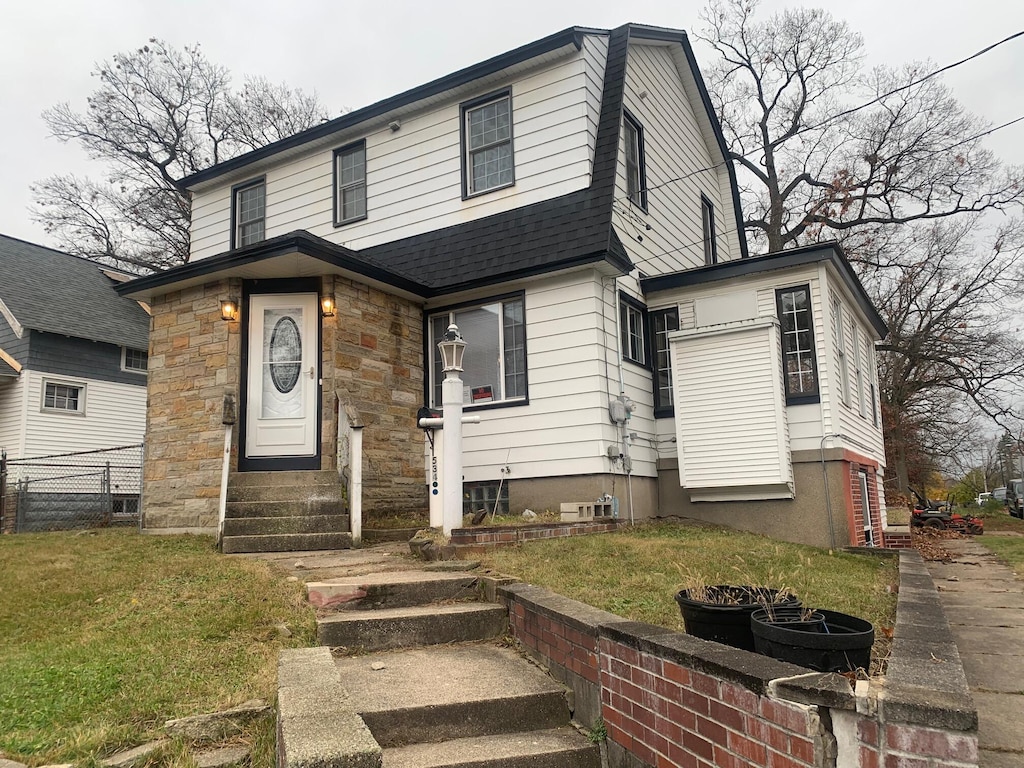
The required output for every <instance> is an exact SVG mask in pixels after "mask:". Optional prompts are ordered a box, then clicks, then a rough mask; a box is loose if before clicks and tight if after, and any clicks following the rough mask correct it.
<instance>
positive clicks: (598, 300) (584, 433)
mask: <svg viewBox="0 0 1024 768" xmlns="http://www.w3.org/2000/svg"><path fill="white" fill-rule="evenodd" d="M481 298H482V299H486V296H484V297H481ZM524 302H525V312H526V321H527V325H526V350H527V371H528V376H529V404H524V405H512V406H508V407H501V408H493V409H488V408H482V409H480V410H476V411H474V415H477V416H479V417H480V423H479V424H473V425H467V426H466V428H465V429H464V430H463V468H464V472H465V478H466V481H467V482H484V481H492V480H494V481H496V480H498V479H500V477H501V472H500V468H501V467H502V466H505V465H506V463H507V464H508V466H510V467H511V470H512V471H511V474H510V475H509V478H510V479H511V480H513V481H514V480H515V479H516V478H527V477H560V476H570V475H590V474H601V473H607V472H610V471H613V468H612V466H611V463H610V462H609V460H608V458H607V448H608V446H609V445H617V444H618V442H619V435H618V430H617V429H616V428H615V426H614V425H613V424H612V423H611V421H610V419H609V417H608V403H609V399H610V398H611V397H614V396H615V395H617V394H618V387H619V385H618V373H617V367H616V365H617V355H618V339H617V338H616V335H615V333H616V328H617V323H616V317H617V313H618V301H617V293H616V291H615V285H614V281H607V282H606V283H605V284H602V282H601V279H600V277H599V276H597V275H596V274H595V273H592V272H590V271H586V272H577V273H573V274H570V275H563V276H558V277H551V278H545V279H543V280H540V281H536V282H531V283H529V284H528V285H527V286H526V293H525V297H524ZM467 342H468V343H472V341H471V340H470V339H468V338H467ZM606 362H607V365H606ZM630 367H633V368H634V369H635V370H636V372H637V373H638V375H636V376H633V375H631V373H630V372H628V371H627V372H626V375H625V378H626V388H627V394H628V395H629V396H630V397H631V398H632V399H634V400H635V401H636V402H637V408H638V411H637V412H636V413H635V414H634V417H633V419H631V420H630V430H631V431H636V432H638V433H640V434H644V435H648V434H650V433H652V432H653V419H652V413H653V397H652V395H651V394H650V390H651V381H650V373H649V372H647V371H645V370H644V369H640V368H636V366H626V368H630ZM645 393H646V394H645ZM632 453H633V474H634V475H637V476H645V477H654V476H655V475H656V468H655V457H654V453H653V450H652V449H651V448H650V447H649V444H647V443H641V444H639V445H634V446H633V448H632ZM614 471H616V472H618V471H619V470H614Z"/></svg>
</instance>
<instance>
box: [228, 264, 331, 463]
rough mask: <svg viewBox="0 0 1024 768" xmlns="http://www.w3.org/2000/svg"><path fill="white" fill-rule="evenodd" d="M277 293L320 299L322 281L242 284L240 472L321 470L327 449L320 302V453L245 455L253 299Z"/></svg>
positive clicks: (317, 375)
mask: <svg viewBox="0 0 1024 768" xmlns="http://www.w3.org/2000/svg"><path fill="white" fill-rule="evenodd" d="M274 293H315V294H316V295H317V297H319V296H320V278H318V277H292V278H282V279H278V280H243V281H242V301H241V305H242V306H241V311H242V319H241V323H240V324H239V325H240V328H239V332H240V333H241V335H242V338H241V344H242V348H241V353H240V356H239V357H240V366H241V367H240V370H239V372H238V377H239V385H238V471H239V472H260V471H284V470H289V469H320V461H321V452H322V450H323V446H322V444H321V440H322V439H323V383H322V382H323V357H324V353H323V318H322V317H321V316H320V302H319V300H318V301H317V302H316V303H317V307H316V318H317V323H316V349H317V354H316V380H317V386H316V441H315V443H316V445H315V447H316V453H315V454H313V455H312V456H281V457H275V456H270V457H259V458H249V457H247V456H246V455H245V441H246V439H247V435H246V421H247V418H246V416H247V414H248V410H247V409H248V406H249V391H248V390H249V375H248V373H249V314H250V313H249V298H250V297H251V296H253V295H262V294H274Z"/></svg>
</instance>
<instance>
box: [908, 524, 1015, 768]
mask: <svg viewBox="0 0 1024 768" xmlns="http://www.w3.org/2000/svg"><path fill="white" fill-rule="evenodd" d="M986 535H988V534H986ZM942 545H943V546H944V547H945V548H946V549H948V550H949V551H950V552H952V553H953V554H954V555H955V559H954V561H953V562H951V563H942V562H928V563H927V566H928V571H929V572H930V573H931V576H932V579H933V580H934V582H935V586H936V587H937V588H938V590H939V597H940V598H941V600H942V607H943V610H944V611H945V613H946V618H947V620H948V621H949V625H950V629H951V630H952V632H953V638H954V640H955V641H956V646H957V650H958V651H959V652H960V659H961V661H962V662H963V667H964V672H965V673H966V675H967V682H968V684H969V685H970V687H971V696H972V697H973V698H974V703H975V705H976V706H977V708H978V723H979V725H978V747H979V748H980V750H981V751H980V760H979V766H980V767H981V768H1010V767H1011V766H1013V767H1014V768H1020V766H1022V765H1024V582H1022V581H1021V580H1019V579H1016V578H1015V577H1014V575H1013V572H1012V571H1011V570H1010V569H1009V568H1007V567H1006V566H1004V565H1002V564H1001V563H999V562H998V561H997V560H996V558H995V556H994V555H993V554H992V553H991V552H990V551H989V550H987V549H986V548H985V547H984V546H982V545H981V544H980V543H977V542H975V541H974V540H972V539H949V540H946V541H943V542H942Z"/></svg>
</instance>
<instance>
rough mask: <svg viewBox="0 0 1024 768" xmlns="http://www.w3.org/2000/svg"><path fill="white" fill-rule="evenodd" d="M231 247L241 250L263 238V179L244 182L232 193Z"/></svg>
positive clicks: (264, 206) (264, 207)
mask: <svg viewBox="0 0 1024 768" xmlns="http://www.w3.org/2000/svg"><path fill="white" fill-rule="evenodd" d="M231 209H232V217H231V218H232V229H231V240H232V242H231V247H232V248H241V247H242V246H245V245H252V244H253V243H258V242H260V241H261V240H263V238H264V232H265V231H266V230H265V221H266V216H267V184H266V181H265V180H264V179H257V180H256V181H250V182H246V183H245V184H241V185H239V186H237V187H235V188H234V190H233V191H232V205H231Z"/></svg>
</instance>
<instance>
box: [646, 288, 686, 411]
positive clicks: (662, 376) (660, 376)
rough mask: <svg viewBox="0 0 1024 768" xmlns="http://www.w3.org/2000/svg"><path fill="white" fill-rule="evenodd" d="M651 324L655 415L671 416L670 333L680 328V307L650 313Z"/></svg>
mask: <svg viewBox="0 0 1024 768" xmlns="http://www.w3.org/2000/svg"><path fill="white" fill-rule="evenodd" d="M647 316H648V318H649V320H650V326H651V350H652V355H651V358H652V359H651V368H652V369H653V373H654V416H655V418H660V417H663V416H671V415H672V411H673V408H672V406H673V399H672V355H671V350H670V349H669V343H668V335H669V334H670V333H672V332H673V331H678V330H679V309H678V308H676V307H673V308H672V309H659V310H654V311H652V312H649V313H648V315H647Z"/></svg>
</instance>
